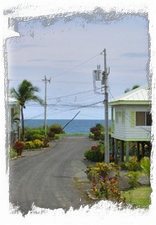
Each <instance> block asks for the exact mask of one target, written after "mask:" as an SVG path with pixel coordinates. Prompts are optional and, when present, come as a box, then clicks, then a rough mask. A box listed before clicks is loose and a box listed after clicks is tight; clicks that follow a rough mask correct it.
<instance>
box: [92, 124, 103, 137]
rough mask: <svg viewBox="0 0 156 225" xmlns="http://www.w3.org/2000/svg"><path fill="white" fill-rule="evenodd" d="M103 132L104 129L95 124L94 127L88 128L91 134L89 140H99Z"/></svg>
mask: <svg viewBox="0 0 156 225" xmlns="http://www.w3.org/2000/svg"><path fill="white" fill-rule="evenodd" d="M103 130H104V128H103V126H102V125H101V124H96V126H95V127H91V128H90V132H91V134H90V135H89V136H90V138H93V139H94V140H100V139H101V135H102V133H103Z"/></svg>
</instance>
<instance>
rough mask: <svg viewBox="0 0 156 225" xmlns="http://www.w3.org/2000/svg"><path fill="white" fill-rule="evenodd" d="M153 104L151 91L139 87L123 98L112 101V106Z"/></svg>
mask: <svg viewBox="0 0 156 225" xmlns="http://www.w3.org/2000/svg"><path fill="white" fill-rule="evenodd" d="M150 102H151V99H150V89H149V88H148V87H143V86H142V87H138V88H136V89H133V90H131V91H129V92H127V93H125V94H124V95H122V96H121V97H119V98H117V99H115V100H113V101H111V102H110V103H109V104H110V105H118V104H119V105H120V104H122V105H123V104H130V105H133V104H138V105H139V104H140V105H143V104H149V103H150Z"/></svg>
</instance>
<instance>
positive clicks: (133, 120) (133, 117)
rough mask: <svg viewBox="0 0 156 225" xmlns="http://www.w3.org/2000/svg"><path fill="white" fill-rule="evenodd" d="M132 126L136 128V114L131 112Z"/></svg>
mask: <svg viewBox="0 0 156 225" xmlns="http://www.w3.org/2000/svg"><path fill="white" fill-rule="evenodd" d="M130 125H131V127H134V126H135V112H131V114H130Z"/></svg>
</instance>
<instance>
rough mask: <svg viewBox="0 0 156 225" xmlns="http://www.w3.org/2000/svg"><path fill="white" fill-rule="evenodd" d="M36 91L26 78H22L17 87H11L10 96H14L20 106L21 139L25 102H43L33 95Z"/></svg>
mask: <svg viewBox="0 0 156 225" xmlns="http://www.w3.org/2000/svg"><path fill="white" fill-rule="evenodd" d="M38 91H39V89H38V87H36V86H33V84H32V83H31V82H29V81H27V80H23V81H22V82H21V83H20V84H19V86H18V87H17V89H15V88H12V89H11V95H12V97H13V98H15V99H16V100H17V102H18V104H19V105H20V106H21V125H22V140H24V139H25V134H24V114H23V109H24V108H25V104H26V103H27V102H29V101H35V102H39V103H40V104H42V103H43V101H42V99H41V98H39V97H38V96H36V95H35V93H36V92H38Z"/></svg>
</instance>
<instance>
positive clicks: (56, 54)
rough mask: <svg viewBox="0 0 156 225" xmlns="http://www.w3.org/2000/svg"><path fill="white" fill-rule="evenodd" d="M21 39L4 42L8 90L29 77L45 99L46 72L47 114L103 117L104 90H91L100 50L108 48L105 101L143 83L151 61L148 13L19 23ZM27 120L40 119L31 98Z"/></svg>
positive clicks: (40, 111) (41, 115) (39, 109)
mask: <svg viewBox="0 0 156 225" xmlns="http://www.w3.org/2000/svg"><path fill="white" fill-rule="evenodd" d="M18 32H19V33H20V37H14V38H10V39H9V40H8V41H7V52H8V79H9V88H12V87H15V88H17V86H18V85H19V83H21V82H22V80H24V79H27V80H29V81H31V82H32V83H33V85H35V86H37V87H39V89H40V92H39V93H38V96H40V97H41V98H43V99H44V94H45V93H44V90H45V88H44V87H45V86H44V85H45V84H44V82H43V81H42V79H44V76H45V75H46V77H47V79H51V81H50V83H47V104H48V107H47V118H48V119H71V118H72V117H74V115H75V114H76V113H77V112H79V111H80V113H79V115H78V116H77V119H103V118H104V106H103V103H102V101H103V99H104V96H103V93H102V92H101V84H100V83H99V82H98V83H97V88H99V89H98V93H95V92H94V88H93V75H92V73H93V70H95V69H96V68H97V65H101V69H102V70H103V64H104V63H103V61H104V57H103V55H101V54H100V53H101V52H102V51H103V49H104V48H106V51H107V66H108V67H110V74H109V77H108V79H109V100H110V101H111V100H113V99H115V98H117V97H119V96H120V95H122V94H123V93H124V91H125V89H127V88H131V87H132V86H133V85H135V84H138V85H140V86H141V85H146V84H147V79H148V78H147V77H148V71H147V67H148V62H149V52H148V51H149V40H148V39H149V36H148V21H147V19H146V17H142V16H136V15H135V16H132V15H126V16H123V17H122V18H120V19H118V20H114V21H112V22H109V23H106V22H105V21H90V22H88V21H85V20H84V19H83V18H74V19H72V20H71V21H68V22H66V21H64V20H63V19H62V20H58V21H56V22H55V23H52V24H51V23H50V24H48V21H43V20H39V19H38V20H30V21H27V22H26V21H25V22H24V21H21V22H19V23H18ZM24 115H25V119H42V118H44V108H43V106H42V107H41V106H40V105H38V104H36V103H34V102H30V103H28V104H27V105H26V109H25V110H24Z"/></svg>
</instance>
